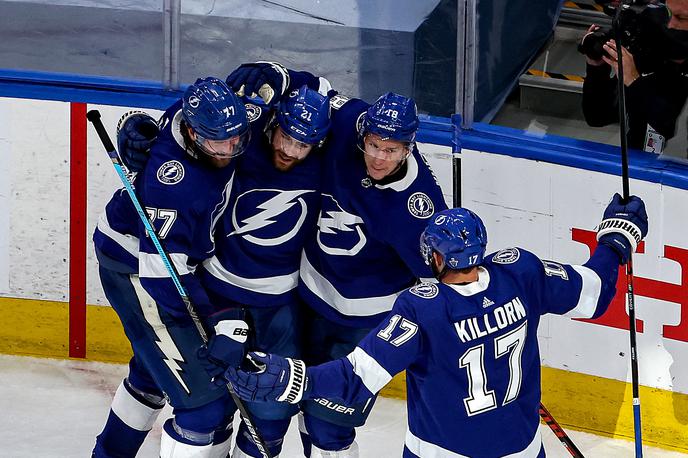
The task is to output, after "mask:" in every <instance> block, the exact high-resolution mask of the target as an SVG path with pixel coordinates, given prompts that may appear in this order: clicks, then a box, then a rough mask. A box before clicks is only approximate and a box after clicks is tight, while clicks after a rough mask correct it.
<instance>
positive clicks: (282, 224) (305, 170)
mask: <svg viewBox="0 0 688 458" xmlns="http://www.w3.org/2000/svg"><path fill="white" fill-rule="evenodd" d="M264 116H270V114H269V112H266V113H265V115H264ZM321 153H322V152H321V151H318V150H317V149H316V150H313V151H311V152H310V153H309V155H308V156H307V157H306V159H305V160H304V161H303V162H301V163H300V164H298V165H297V166H295V167H294V168H293V169H291V170H289V171H287V172H282V171H279V170H278V169H276V168H275V167H274V166H273V162H272V161H273V159H272V149H271V146H270V143H269V140H268V139H267V138H266V136H265V135H264V134H263V132H259V133H257V137H254V139H253V140H252V141H251V146H250V147H249V151H248V152H247V153H245V157H241V158H240V159H241V160H240V161H239V163H238V165H237V173H236V177H235V179H234V184H233V189H232V196H231V198H230V204H229V207H228V209H227V211H226V212H225V214H224V216H223V217H222V219H221V221H220V224H218V226H217V228H216V237H215V241H216V252H215V256H213V257H212V258H210V259H208V260H207V261H206V262H205V263H204V265H203V269H202V270H201V271H200V275H201V278H202V282H203V285H204V286H205V287H206V288H207V289H208V290H209V291H212V292H213V293H215V294H216V295H218V296H220V297H221V298H222V299H223V300H228V301H232V302H234V303H235V304H241V305H248V306H251V307H268V306H269V307H275V306H282V305H287V304H290V303H294V302H295V301H296V300H297V298H296V286H297V284H298V278H299V272H298V271H299V262H300V259H301V250H302V249H303V245H304V243H305V240H306V238H307V237H310V236H311V234H312V232H313V231H314V230H315V223H316V220H317V217H318V209H319V208H320V178H321V164H322V154H321Z"/></svg>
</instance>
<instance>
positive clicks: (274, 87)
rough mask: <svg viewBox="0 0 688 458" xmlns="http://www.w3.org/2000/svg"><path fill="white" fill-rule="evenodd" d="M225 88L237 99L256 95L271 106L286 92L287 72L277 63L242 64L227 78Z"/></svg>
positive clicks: (287, 84)
mask: <svg viewBox="0 0 688 458" xmlns="http://www.w3.org/2000/svg"><path fill="white" fill-rule="evenodd" d="M227 86H229V87H231V88H232V90H233V91H234V92H236V93H237V95H238V96H239V97H242V96H244V95H245V96H248V97H254V96H256V94H257V95H259V96H260V97H261V98H262V99H263V100H264V101H265V104H266V105H268V106H272V105H276V104H277V103H278V102H279V100H280V98H281V97H282V96H283V95H284V93H285V92H287V88H288V87H289V71H287V69H286V68H285V67H284V66H283V65H282V64H279V63H277V62H256V63H251V64H242V65H241V66H239V68H237V69H236V70H234V71H233V72H232V73H230V75H229V76H228V77H227Z"/></svg>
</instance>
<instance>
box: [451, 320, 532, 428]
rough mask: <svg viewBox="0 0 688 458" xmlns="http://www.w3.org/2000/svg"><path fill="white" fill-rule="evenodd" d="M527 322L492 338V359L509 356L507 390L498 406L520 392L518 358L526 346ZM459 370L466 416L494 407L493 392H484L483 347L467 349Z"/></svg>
mask: <svg viewBox="0 0 688 458" xmlns="http://www.w3.org/2000/svg"><path fill="white" fill-rule="evenodd" d="M527 324H528V322H527V321H525V322H523V324H521V326H519V327H518V328H516V329H514V330H513V331H511V332H509V333H507V334H504V335H501V336H498V337H495V339H494V349H495V355H494V356H495V359H498V358H501V357H502V356H504V355H507V354H508V355H509V386H508V388H507V390H506V395H505V396H504V400H503V401H502V404H501V405H506V404H508V403H510V402H511V401H513V400H514V399H516V398H517V397H518V393H519V392H520V391H521V380H522V373H523V371H522V369H521V356H522V355H523V347H524V344H525V342H526V328H527ZM459 367H461V368H462V369H463V368H465V369H466V370H467V371H468V393H469V396H468V397H465V398H464V399H463V404H464V406H465V407H466V413H467V414H468V416H473V415H478V414H481V413H483V412H487V411H488V410H492V409H494V408H496V407H497V397H496V395H495V392H494V390H488V389H487V387H488V381H487V372H486V371H485V344H480V345H476V346H475V347H471V348H469V349H468V350H466V352H465V353H464V354H463V355H462V356H461V358H459Z"/></svg>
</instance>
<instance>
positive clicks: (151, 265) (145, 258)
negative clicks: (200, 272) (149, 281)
mask: <svg viewBox="0 0 688 458" xmlns="http://www.w3.org/2000/svg"><path fill="white" fill-rule="evenodd" d="M169 257H170V260H171V261H172V263H173V264H174V267H175V268H176V269H177V273H179V275H186V274H189V273H193V270H194V269H190V268H189V266H188V265H187V264H186V262H187V261H188V259H189V257H188V256H187V255H185V254H184V253H169ZM139 276H140V277H141V278H166V277H169V276H170V273H169V272H168V271H167V268H166V267H165V263H163V262H162V258H161V257H160V255H159V254H158V253H155V254H152V253H141V252H139Z"/></svg>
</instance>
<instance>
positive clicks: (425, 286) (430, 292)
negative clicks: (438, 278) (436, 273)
mask: <svg viewBox="0 0 688 458" xmlns="http://www.w3.org/2000/svg"><path fill="white" fill-rule="evenodd" d="M439 292H440V289H439V288H438V287H437V285H436V284H434V283H421V284H420V285H416V286H414V287H413V288H410V289H409V293H411V294H414V295H416V296H418V297H422V298H423V299H432V298H433V297H435V296H437V294H438V293H439Z"/></svg>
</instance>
